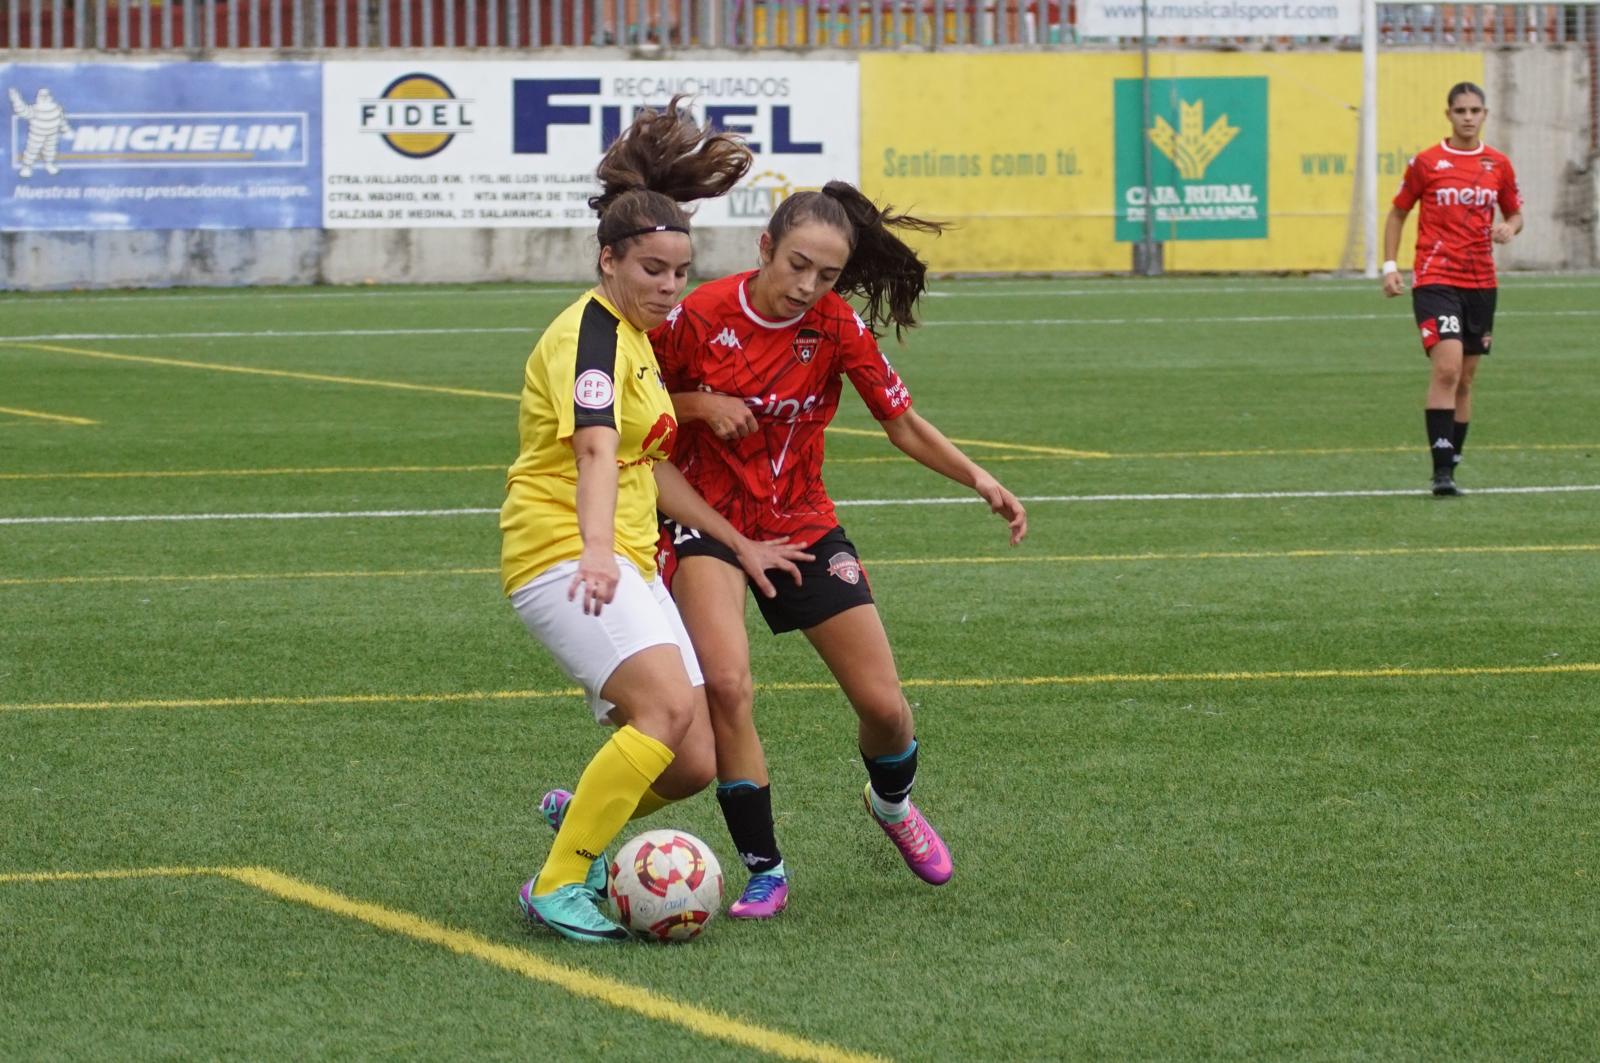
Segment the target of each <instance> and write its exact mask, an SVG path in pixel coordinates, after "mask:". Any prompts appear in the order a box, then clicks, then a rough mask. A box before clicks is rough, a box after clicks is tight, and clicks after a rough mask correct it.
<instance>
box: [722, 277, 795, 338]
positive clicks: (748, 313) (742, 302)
mask: <svg viewBox="0 0 1600 1063" xmlns="http://www.w3.org/2000/svg"><path fill="white" fill-rule="evenodd" d="M749 283H750V278H749V277H746V278H744V279H743V280H741V281H740V282H739V308H740V309H741V310H743V311H744V316H745V317H747V318H749V319H750V320H751V321H754V322H755V323H756V324H758V325H760V326H761V327H762V328H770V329H780V328H788V327H789V326H790V325H793V324H795V323H796V322H798V321H799V320H800V319H801V318H803V317H805V316H806V315H805V314H804V313H800V314H797V315H795V316H794V317H791V318H790V319H789V320H787V321H769V320H768V319H766V318H764V317H762V316H761V315H760V314H758V313H756V309H755V307H753V306H751V305H750V298H749V297H748V296H747V295H746V294H745V287H746V285H748V284H749Z"/></svg>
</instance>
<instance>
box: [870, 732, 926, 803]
mask: <svg viewBox="0 0 1600 1063" xmlns="http://www.w3.org/2000/svg"><path fill="white" fill-rule="evenodd" d="M861 759H862V761H863V762H865V764H866V765H867V777H868V778H870V779H871V780H872V792H873V793H875V794H877V795H878V797H879V798H881V799H882V800H884V801H886V802H888V803H890V804H898V803H900V802H901V801H904V800H905V799H906V798H908V797H910V796H911V784H912V782H914V781H915V780H916V777H917V740H916V739H915V738H913V739H912V740H911V745H910V746H909V747H908V748H907V749H906V750H905V752H903V753H892V754H890V755H889V756H886V757H869V756H867V755H866V754H865V753H863V754H861Z"/></svg>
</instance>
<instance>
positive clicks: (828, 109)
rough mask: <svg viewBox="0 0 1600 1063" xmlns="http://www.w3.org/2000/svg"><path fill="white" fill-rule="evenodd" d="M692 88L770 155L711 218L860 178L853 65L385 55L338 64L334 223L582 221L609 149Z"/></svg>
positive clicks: (330, 74) (735, 215)
mask: <svg viewBox="0 0 1600 1063" xmlns="http://www.w3.org/2000/svg"><path fill="white" fill-rule="evenodd" d="M677 93H683V94H687V95H689V96H691V102H690V104H689V106H690V110H692V111H693V112H694V114H695V115H696V117H698V118H700V119H701V120H702V121H706V120H709V121H711V122H713V123H715V124H716V125H717V126H718V128H721V129H726V130H729V131H730V132H737V133H740V134H742V135H744V137H745V138H746V140H747V141H748V143H749V144H750V147H751V148H752V149H753V150H754V151H755V153H756V161H755V165H754V166H752V167H751V170H750V175H749V176H748V177H746V178H745V180H744V181H743V182H741V184H740V186H739V187H738V188H736V189H734V190H733V191H732V192H731V193H729V194H728V195H727V196H724V197H722V198H720V199H717V200H713V201H710V202H707V203H704V204H702V205H701V207H700V208H699V210H698V212H697V213H696V215H695V223H696V224H697V225H721V226H727V225H756V224H760V223H761V222H763V221H765V220H766V218H767V217H768V215H769V214H770V213H771V211H772V208H773V207H775V206H776V205H777V203H778V202H780V201H781V200H782V198H783V196H784V195H786V194H788V193H789V192H791V191H794V190H796V189H800V188H816V187H820V186H821V185H822V184H823V183H824V182H826V181H830V180H833V179H836V178H837V179H841V180H846V181H851V182H855V181H857V180H858V179H859V176H860V131H859V127H860V101H859V95H860V78H859V72H858V68H857V66H856V64H855V63H852V62H831V61H830V62H811V61H807V62H661V63H654V62H652V63H633V62H626V61H622V62H598V63H596V62H571V61H567V62H531V63H530V62H514V63H512V62H481V63H474V62H445V63H428V62H406V63H392V62H376V63H362V62H349V63H326V64H324V65H323V150H324V153H325V154H324V171H323V172H324V179H323V204H322V215H323V223H324V225H325V226H326V227H327V228H330V229H344V228H407V229H409V228H425V227H432V228H478V227H530V226H560V227H578V226H583V225H587V224H593V223H594V221H595V215H594V212H593V211H591V210H590V209H589V207H588V203H587V201H588V198H589V197H590V196H591V195H593V194H594V193H595V192H597V191H598V190H599V186H598V184H597V183H596V181H595V178H594V168H595V164H596V163H598V162H599V161H600V156H601V154H602V153H603V151H604V149H605V146H606V145H607V144H609V143H610V142H611V140H613V139H615V137H616V136H617V134H618V132H620V131H621V130H622V129H623V128H625V127H626V126H627V124H628V123H629V122H630V121H632V119H633V115H634V113H635V111H636V110H637V109H639V108H641V107H645V106H656V107H660V106H662V105H664V104H665V103H666V102H667V101H668V100H669V99H670V98H671V97H672V96H673V95H674V94H677Z"/></svg>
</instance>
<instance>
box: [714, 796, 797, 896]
mask: <svg viewBox="0 0 1600 1063" xmlns="http://www.w3.org/2000/svg"><path fill="white" fill-rule="evenodd" d="M717 804H719V805H721V806H722V818H723V819H725V820H727V821H728V835H729V836H730V837H731V838H733V844H734V847H735V848H736V849H738V850H739V859H740V860H742V861H744V866H745V867H747V868H749V869H750V873H751V874H752V875H759V874H760V873H761V872H763V871H771V870H772V869H773V868H775V867H777V866H778V865H779V864H781V863H783V856H782V855H781V854H780V853H779V852H778V838H777V835H776V834H775V833H774V832H773V829H772V787H771V786H770V785H769V786H757V785H756V784H755V783H753V782H750V781H749V780H748V779H738V780H736V781H734V782H731V783H723V784H721V785H719V786H718V787H717Z"/></svg>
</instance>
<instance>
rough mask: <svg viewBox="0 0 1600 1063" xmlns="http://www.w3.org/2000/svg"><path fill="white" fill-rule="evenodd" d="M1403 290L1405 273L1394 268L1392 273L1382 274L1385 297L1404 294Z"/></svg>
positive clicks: (1404, 289)
mask: <svg viewBox="0 0 1600 1063" xmlns="http://www.w3.org/2000/svg"><path fill="white" fill-rule="evenodd" d="M1405 291H1406V278H1405V274H1403V273H1401V272H1400V271H1399V270H1395V271H1394V272H1393V273H1385V274H1384V275H1383V296H1384V298H1385V299H1393V298H1394V297H1395V296H1397V295H1404V294H1405Z"/></svg>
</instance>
